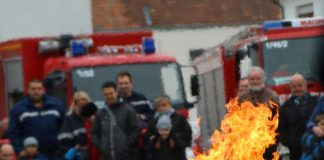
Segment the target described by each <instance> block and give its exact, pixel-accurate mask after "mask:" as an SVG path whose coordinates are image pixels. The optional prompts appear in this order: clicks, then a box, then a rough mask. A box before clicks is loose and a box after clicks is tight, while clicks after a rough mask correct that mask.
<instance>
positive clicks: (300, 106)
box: [278, 74, 318, 159]
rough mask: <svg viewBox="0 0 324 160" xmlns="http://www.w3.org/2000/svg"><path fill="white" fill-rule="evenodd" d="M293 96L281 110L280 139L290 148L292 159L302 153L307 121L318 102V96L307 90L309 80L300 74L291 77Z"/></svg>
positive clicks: (290, 83)
mask: <svg viewBox="0 0 324 160" xmlns="http://www.w3.org/2000/svg"><path fill="white" fill-rule="evenodd" d="M289 85H290V90H291V96H290V98H289V99H288V100H287V101H286V102H285V103H284V104H283V105H282V107H281V108H280V112H279V115H280V116H279V126H278V130H279V133H280V134H279V141H280V142H281V143H282V144H284V145H285V146H287V147H288V148H289V150H290V154H289V156H290V159H300V157H301V154H302V146H301V142H300V140H301V138H302V136H303V134H304V133H305V131H306V130H307V129H306V123H307V121H308V119H309V118H310V116H311V115H312V112H313V110H314V108H315V106H316V104H317V101H318V97H317V96H312V95H310V94H309V92H308V91H307V81H306V80H305V78H304V77H303V76H302V75H300V74H295V75H293V76H292V77H291V79H290V82H289Z"/></svg>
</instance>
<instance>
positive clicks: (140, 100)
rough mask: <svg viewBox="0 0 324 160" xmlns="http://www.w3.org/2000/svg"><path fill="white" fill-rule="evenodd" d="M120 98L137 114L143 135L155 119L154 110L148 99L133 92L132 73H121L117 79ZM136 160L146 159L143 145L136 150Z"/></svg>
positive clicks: (139, 145)
mask: <svg viewBox="0 0 324 160" xmlns="http://www.w3.org/2000/svg"><path fill="white" fill-rule="evenodd" d="M116 81H117V85H118V90H119V96H120V97H121V98H122V99H123V101H125V102H127V103H128V104H129V105H131V106H132V107H133V108H134V110H135V111H136V113H137V117H138V118H139V124H138V125H139V127H140V129H141V130H142V133H143V134H144V132H145V131H146V129H147V127H148V122H149V121H150V120H152V119H153V116H154V110H153V107H152V104H151V102H150V101H148V100H147V98H146V97H145V96H144V95H142V94H140V93H138V92H135V91H133V79H132V76H131V74H130V73H128V72H120V73H118V75H117V77H116ZM143 134H142V135H141V137H140V140H139V142H141V141H142V140H143ZM133 151H134V154H135V159H137V160H142V159H143V158H144V150H143V145H142V143H139V144H138V145H137V146H135V148H134V150H133Z"/></svg>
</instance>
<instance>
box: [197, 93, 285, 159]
mask: <svg viewBox="0 0 324 160" xmlns="http://www.w3.org/2000/svg"><path fill="white" fill-rule="evenodd" d="M270 104H272V105H273V104H274V103H270ZM275 107H276V108H277V106H275ZM226 108H227V110H228V113H227V114H226V115H225V117H224V119H223V121H222V124H221V130H222V131H218V130H216V131H215V132H214V134H213V135H212V137H211V143H212V146H211V149H210V150H209V151H208V152H207V153H206V154H205V155H198V156H197V157H196V158H195V159H196V160H215V159H216V160H263V153H264V152H265V150H266V148H267V147H269V146H270V145H272V144H275V143H276V142H275V137H276V132H275V130H276V129H277V127H278V117H279V115H278V114H277V113H278V112H277V113H276V114H275V115H272V114H273V113H272V112H271V110H270V109H269V108H268V107H267V106H266V105H264V104H259V106H257V107H255V106H254V105H253V104H252V103H250V102H243V103H242V104H241V105H238V102H237V99H234V100H231V101H230V102H229V103H228V104H227V105H226ZM274 159H275V160H278V159H279V155H278V153H277V152H276V153H274Z"/></svg>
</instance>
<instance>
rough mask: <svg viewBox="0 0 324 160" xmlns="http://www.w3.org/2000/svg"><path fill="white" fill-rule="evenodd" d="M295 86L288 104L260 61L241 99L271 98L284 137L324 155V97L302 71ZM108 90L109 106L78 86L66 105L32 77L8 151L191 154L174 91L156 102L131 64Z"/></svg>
mask: <svg viewBox="0 0 324 160" xmlns="http://www.w3.org/2000/svg"><path fill="white" fill-rule="evenodd" d="M289 86H290V90H291V95H290V97H289V99H288V100H286V101H285V102H284V103H283V104H282V105H280V104H279V99H278V95H277V94H276V93H275V92H274V91H273V90H271V89H269V88H268V87H267V86H266V83H265V74H264V71H263V70H262V69H261V68H260V67H252V68H251V69H250V71H249V73H248V75H247V77H246V78H244V79H242V80H240V83H239V85H238V102H239V103H242V102H244V101H250V102H252V103H253V104H254V105H255V106H258V104H259V103H265V104H266V105H267V106H269V108H270V109H271V111H272V113H273V115H275V114H277V113H279V125H278V129H277V132H278V136H277V142H278V143H282V144H283V145H285V146H287V147H288V148H289V150H290V159H291V160H299V159H302V160H319V159H324V98H321V99H320V98H319V97H317V96H314V95H311V94H310V92H309V91H308V89H307V81H306V79H305V78H304V77H303V76H302V75H301V74H295V75H292V76H291V79H290V82H289ZM101 93H102V95H103V97H104V101H105V106H104V107H103V108H102V109H99V110H98V107H97V106H96V105H95V104H94V103H93V102H92V100H91V97H89V95H88V94H87V93H86V92H84V91H76V92H75V93H74V96H73V102H72V105H71V107H70V108H69V110H68V111H67V112H66V111H65V107H64V106H63V105H62V104H61V103H60V102H59V101H58V100H56V99H55V98H53V97H50V96H48V95H46V94H45V89H44V87H43V84H42V82H41V81H38V80H33V81H30V82H29V84H28V94H27V96H26V97H25V98H24V99H22V100H20V101H19V102H18V103H17V104H16V105H15V106H14V107H13V108H12V110H11V111H10V116H9V122H8V120H7V119H5V120H4V121H2V122H1V123H0V133H1V138H2V140H1V141H0V145H1V146H0V159H1V160H15V159H19V160H25V159H26V160H36V159H37V160H56V159H60V160H62V159H66V160H129V159H132V160H185V159H186V156H185V148H186V147H188V146H190V143H191V135H192V131H191V127H190V125H189V124H188V122H187V120H186V118H185V117H184V116H182V115H181V114H178V113H177V112H176V111H175V109H173V108H172V103H171V99H170V98H169V97H168V96H167V95H161V96H158V97H157V98H156V99H155V101H154V105H152V104H151V102H150V101H148V100H147V98H146V97H145V96H144V95H143V94H141V93H138V92H135V91H134V90H133V82H132V76H131V75H130V74H129V73H128V72H121V73H119V74H118V75H117V76H116V82H105V83H104V84H102V87H101ZM270 101H272V102H273V103H272V102H270ZM8 123H9V125H7V124H8ZM269 127H272V126H269ZM6 139H8V140H6ZM276 150H277V144H274V145H272V146H269V147H268V148H267V149H266V151H265V153H264V159H267V160H271V159H273V153H274V152H275V151H276Z"/></svg>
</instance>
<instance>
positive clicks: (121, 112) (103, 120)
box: [91, 82, 139, 160]
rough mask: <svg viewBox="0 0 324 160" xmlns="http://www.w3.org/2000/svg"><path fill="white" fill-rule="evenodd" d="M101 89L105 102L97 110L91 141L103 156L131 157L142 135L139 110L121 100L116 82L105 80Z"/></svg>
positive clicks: (105, 159)
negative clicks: (139, 125)
mask: <svg viewBox="0 0 324 160" xmlns="http://www.w3.org/2000/svg"><path fill="white" fill-rule="evenodd" d="M101 91H102V94H103V96H104V98H105V102H106V106H105V107H104V108H102V109H101V110H99V111H98V112H97V113H96V117H95V120H94V123H93V127H92V130H91V136H92V143H93V145H94V146H96V147H97V148H98V149H99V150H100V152H101V157H100V159H101V160H108V159H109V160H129V159H131V157H133V155H131V154H132V152H131V149H132V147H133V146H134V145H135V144H136V142H137V139H138V135H139V128H138V118H137V116H136V112H135V111H134V109H133V108H132V107H130V106H129V105H128V104H127V103H124V102H120V101H119V100H118V93H117V90H116V85H115V83H113V82H106V83H104V84H103V86H102V89H101Z"/></svg>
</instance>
